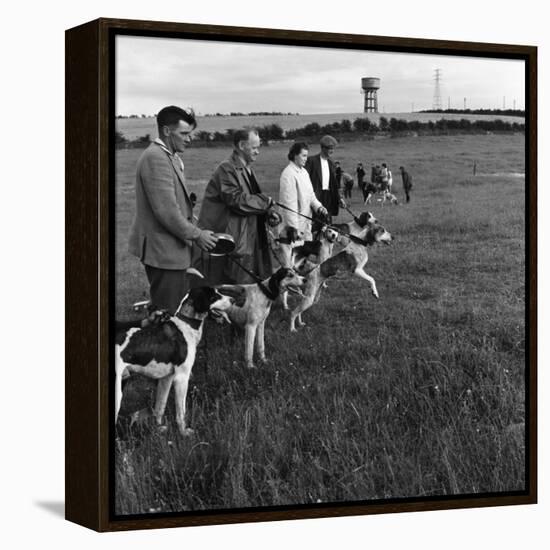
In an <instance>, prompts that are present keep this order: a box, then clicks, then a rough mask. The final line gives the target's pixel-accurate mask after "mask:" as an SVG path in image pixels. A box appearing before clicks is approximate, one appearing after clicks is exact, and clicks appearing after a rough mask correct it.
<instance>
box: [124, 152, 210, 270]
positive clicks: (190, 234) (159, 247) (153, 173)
mask: <svg viewBox="0 0 550 550" xmlns="http://www.w3.org/2000/svg"><path fill="white" fill-rule="evenodd" d="M199 235H200V230H199V229H198V228H197V227H195V226H194V225H193V206H192V204H191V200H190V198H189V193H188V192H187V189H186V187H185V176H184V174H183V167H182V163H181V160H180V158H179V157H178V156H177V155H173V154H171V153H170V152H169V151H168V150H167V149H166V148H164V147H163V146H162V143H161V142H158V141H157V142H153V143H151V145H149V147H148V148H147V149H146V150H145V151H144V152H143V154H142V155H141V157H140V159H139V161H138V164H137V171H136V212H135V217H134V221H133V223H132V227H131V229H130V237H129V247H128V249H129V252H130V253H131V254H134V256H137V257H138V258H139V259H140V260H141V261H142V263H144V264H145V265H150V266H153V267H159V268H163V269H187V268H188V267H189V266H190V265H191V241H193V240H195V239H197V238H198V236H199Z"/></svg>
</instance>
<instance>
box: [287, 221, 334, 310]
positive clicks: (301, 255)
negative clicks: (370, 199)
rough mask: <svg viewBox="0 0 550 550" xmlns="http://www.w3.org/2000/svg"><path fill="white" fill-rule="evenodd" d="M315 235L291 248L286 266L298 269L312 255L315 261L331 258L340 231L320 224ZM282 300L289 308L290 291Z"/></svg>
mask: <svg viewBox="0 0 550 550" xmlns="http://www.w3.org/2000/svg"><path fill="white" fill-rule="evenodd" d="M314 235H315V238H314V240H312V241H303V240H302V241H301V242H296V243H295V246H293V247H292V248H290V249H289V251H288V253H289V257H288V260H287V261H288V264H287V265H285V266H284V267H292V269H295V270H298V269H300V267H302V266H303V264H304V262H305V261H306V260H307V259H308V258H309V257H310V256H315V258H316V261H315V263H321V262H324V261H325V260H326V259H328V258H330V256H331V254H332V246H333V244H334V243H335V242H336V239H337V237H338V232H337V231H335V230H334V229H331V228H330V227H328V226H327V225H323V226H318V230H317V231H316V232H315V233H314ZM281 301H282V304H283V309H284V310H288V309H289V307H288V292H286V291H285V292H283V293H281Z"/></svg>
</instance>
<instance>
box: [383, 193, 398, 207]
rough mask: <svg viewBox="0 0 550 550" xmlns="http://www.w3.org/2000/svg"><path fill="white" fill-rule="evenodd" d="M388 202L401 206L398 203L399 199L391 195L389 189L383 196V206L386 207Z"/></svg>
mask: <svg viewBox="0 0 550 550" xmlns="http://www.w3.org/2000/svg"><path fill="white" fill-rule="evenodd" d="M386 201H390V203H391V204H399V203H398V202H397V197H396V196H395V195H394V194H393V193H391V192H390V191H389V190H388V189H386V190H385V191H384V192H383V194H382V206H384V203H385V202H386Z"/></svg>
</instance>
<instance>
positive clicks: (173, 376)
mask: <svg viewBox="0 0 550 550" xmlns="http://www.w3.org/2000/svg"><path fill="white" fill-rule="evenodd" d="M231 304H232V300H231V299H230V298H228V297H227V296H223V295H221V294H220V293H218V292H217V291H216V290H215V289H213V288H210V287H201V288H194V289H192V290H191V291H190V292H189V293H188V294H186V295H185V296H184V298H183V299H182V301H181V303H180V305H179V307H178V309H177V311H176V313H175V314H174V315H173V316H168V318H166V316H164V317H163V316H162V315H160V316H159V314H158V313H157V314H154V315H153V322H149V324H148V325H147V326H145V327H132V328H128V329H126V330H121V331H120V332H118V333H117V335H116V339H115V423H116V420H117V419H118V413H119V411H120V404H121V402H122V379H123V378H125V377H127V376H129V375H130V374H131V373H137V374H142V375H144V376H147V377H149V378H153V379H156V380H158V383H157V395H156V400H155V408H154V411H153V414H154V416H155V419H156V421H157V424H158V425H161V424H162V419H163V416H164V410H165V409H166V402H167V400H168V394H169V393H170V388H171V386H172V384H174V390H175V392H176V422H177V425H178V428H179V431H180V434H181V435H182V436H187V435H190V434H191V433H193V430H191V429H189V428H187V427H186V425H185V401H186V397H187V387H188V383H189V377H190V376H191V369H192V367H193V363H194V362H195V355H196V351H197V345H198V343H199V341H200V339H201V336H202V326H203V322H204V319H205V318H206V316H207V315H208V313H209V312H210V313H212V314H213V315H218V316H219V315H222V314H223V312H224V311H225V310H227V309H228V308H229V307H230V306H231ZM164 315H166V314H164ZM150 317H151V314H150V316H149V318H150Z"/></svg>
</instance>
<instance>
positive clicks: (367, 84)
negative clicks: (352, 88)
mask: <svg viewBox="0 0 550 550" xmlns="http://www.w3.org/2000/svg"><path fill="white" fill-rule="evenodd" d="M379 88H380V79H379V78H371V77H364V78H362V79H361V91H362V93H363V94H365V107H364V111H363V112H365V113H377V112H378V95H377V94H378V89H379Z"/></svg>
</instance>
